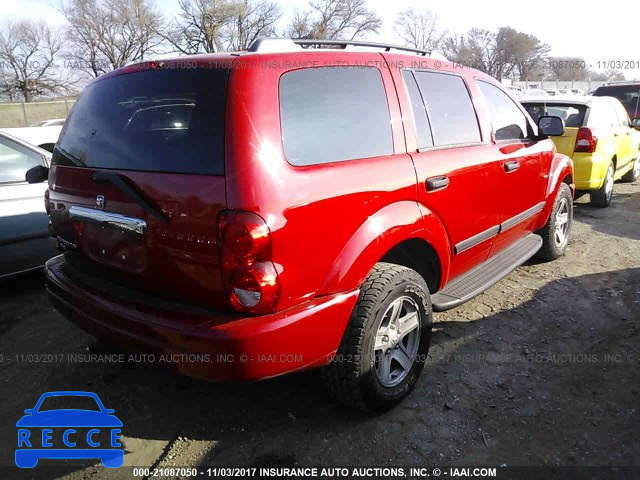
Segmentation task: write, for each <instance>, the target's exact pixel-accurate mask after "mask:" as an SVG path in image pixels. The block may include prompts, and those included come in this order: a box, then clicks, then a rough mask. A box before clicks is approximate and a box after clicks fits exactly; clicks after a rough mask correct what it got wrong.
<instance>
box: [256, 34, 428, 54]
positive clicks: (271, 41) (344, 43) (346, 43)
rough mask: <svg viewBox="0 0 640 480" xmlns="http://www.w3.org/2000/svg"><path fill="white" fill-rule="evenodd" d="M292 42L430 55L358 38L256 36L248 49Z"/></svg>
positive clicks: (269, 47) (265, 49) (419, 50)
mask: <svg viewBox="0 0 640 480" xmlns="http://www.w3.org/2000/svg"><path fill="white" fill-rule="evenodd" d="M292 43H293V44H294V45H297V46H299V47H301V48H338V49H343V50H346V49H347V48H348V47H369V48H380V49H382V50H384V51H385V52H390V51H391V50H401V51H404V52H411V53H417V54H418V55H422V56H430V55H431V50H424V49H421V48H413V47H403V46H401V45H392V44H389V43H378V42H365V41H360V40H315V39H312V38H291V39H289V38H286V39H284V38H258V39H256V40H255V41H254V42H253V43H252V44H251V46H249V51H250V52H267V51H269V52H271V51H274V47H275V46H276V45H279V46H280V47H284V46H289V45H291V44H292ZM287 44H288V45H287Z"/></svg>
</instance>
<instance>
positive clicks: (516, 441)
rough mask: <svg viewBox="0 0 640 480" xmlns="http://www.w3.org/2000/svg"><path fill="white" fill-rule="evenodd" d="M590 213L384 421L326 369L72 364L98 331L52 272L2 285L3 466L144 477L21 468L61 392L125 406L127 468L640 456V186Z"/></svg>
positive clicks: (568, 461) (585, 208) (581, 460)
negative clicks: (66, 299) (248, 378)
mask: <svg viewBox="0 0 640 480" xmlns="http://www.w3.org/2000/svg"><path fill="white" fill-rule="evenodd" d="M575 219H576V222H575V224H574V230H573V240H572V242H571V244H570V245H569V249H568V253H567V255H566V256H565V257H564V258H562V259H560V260H558V261H556V262H553V263H538V262H534V261H532V262H529V263H527V264H526V265H525V266H522V267H520V268H518V269H517V270H516V271H515V272H514V273H512V274H511V275H510V276H508V277H507V278H506V279H504V280H503V281H501V282H500V283H498V284H497V285H496V286H494V287H493V288H491V289H490V290H489V291H488V292H486V293H485V294H483V295H480V296H479V297H477V298H476V299H474V300H473V301H471V302H469V303H467V304H465V305H463V306H461V307H459V308H457V309H455V310H451V311H449V312H446V313H444V314H438V315H436V321H437V323H436V325H435V334H434V336H433V344H432V347H431V353H430V361H429V362H428V365H427V367H426V369H425V371H424V373H423V375H422V378H421V380H420V381H419V383H418V386H417V388H416V390H415V391H414V392H413V393H412V394H411V396H410V397H409V398H408V399H406V401H405V402H404V403H402V404H401V405H400V406H399V407H397V408H396V409H394V410H392V411H390V412H388V413H386V414H383V415H380V416H377V417H367V416H363V415H360V414H358V413H355V412H354V411H351V410H349V409H347V408H344V407H341V406H340V405H336V404H335V403H333V402H332V401H331V400H330V399H328V398H327V397H326V396H325V394H324V391H323V390H322V388H321V386H320V384H319V382H318V376H317V373H316V372H306V373H302V374H297V375H292V376H287V377H282V378H277V379H273V380H269V381H264V382H259V383H253V384H246V383H245V384H228V385H215V384H209V383H204V382H200V381H196V380H191V379H188V378H183V377H180V376H178V375H175V374H173V373H168V372H166V371H163V370H160V369H158V368H156V367H154V366H153V365H145V364H135V365H134V364H117V363H78V362H69V361H68V360H67V358H68V357H67V354H74V353H83V352H85V353H86V352H87V351H88V347H89V346H90V345H92V344H93V339H92V338H91V337H90V336H88V335H86V334H84V333H83V332H82V331H80V330H79V329H77V328H76V327H74V326H73V325H71V324H70V323H68V322H67V321H66V320H64V319H63V318H62V317H61V316H60V315H58V314H57V313H56V312H54V311H53V309H52V307H51V306H50V305H49V303H48V301H47V298H46V295H45V292H44V289H43V288H42V278H41V276H40V275H30V276H27V277H23V278H20V279H18V280H15V279H14V280H12V281H9V282H4V283H0V359H1V362H0V444H1V445H2V446H3V448H1V449H0V466H3V468H0V477H2V478H52V476H56V477H58V476H59V477H63V478H68V479H80V478H83V479H84V478H110V479H111V478H130V475H131V471H130V470H129V471H128V473H127V472H126V471H125V470H109V471H105V470H104V469H103V468H102V467H101V466H95V465H92V464H91V463H92V462H88V463H85V464H78V463H77V462H76V463H74V464H73V465H71V464H65V465H64V466H63V467H60V469H58V470H55V475H54V474H53V473H54V471H53V470H46V469H40V468H36V469H33V470H30V471H25V470H22V471H18V469H17V468H15V467H13V468H10V466H12V465H14V459H13V455H14V453H13V452H14V449H15V445H16V428H15V422H16V421H17V420H18V419H19V418H20V416H21V415H22V411H23V410H24V409H25V408H32V407H33V406H34V405H35V403H36V401H37V399H38V398H39V397H40V395H41V394H42V393H43V392H46V391H52V390H89V391H93V392H96V393H97V394H98V395H99V396H100V398H101V399H102V401H103V403H104V404H105V406H106V407H107V408H113V409H115V411H116V415H117V416H118V417H119V418H120V419H121V420H122V421H123V423H124V427H123V429H122V431H123V434H124V445H125V451H126V455H125V465H138V466H169V465H179V466H186V465H212V464H215V465H237V466H263V465H273V466H293V465H307V464H315V465H318V464H320V465H323V466H325V465H378V466H383V465H390V466H400V465H421V466H430V465H476V464H485V465H494V466H496V465H498V466H499V465H502V464H506V465H619V466H623V465H640V415H639V414H638V410H640V368H639V367H640V348H639V347H640V336H639V335H638V332H639V326H638V321H639V320H640V303H639V302H640V186H638V185H637V184H631V185H629V184H616V186H615V196H614V199H613V204H612V206H611V208H609V209H604V210H601V209H595V208H592V207H590V206H589V205H588V204H587V202H586V197H585V198H582V199H580V200H578V201H577V203H576V210H575ZM29 354H63V355H62V356H63V358H64V360H63V361H54V362H51V363H41V362H35V361H32V360H33V359H30V357H29V356H28V355H29ZM41 464H43V465H44V464H51V462H44V461H43V462H41ZM56 465H60V462H59V461H58V462H56Z"/></svg>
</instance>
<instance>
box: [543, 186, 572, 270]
mask: <svg viewBox="0 0 640 480" xmlns="http://www.w3.org/2000/svg"><path fill="white" fill-rule="evenodd" d="M565 211H566V230H565V229H563V228H560V227H562V226H563V225H565V224H564V223H563V222H562V218H563V217H562V216H563V215H564V212H565ZM572 226H573V198H572V197H571V189H570V188H569V185H567V184H566V183H562V184H560V188H558V193H557V194H556V199H555V200H554V202H553V208H552V209H551V215H549V220H547V223H546V224H545V226H544V227H543V228H542V229H540V230H539V231H537V232H536V233H537V234H538V235H540V236H541V237H542V247H541V248H540V250H538V253H537V256H538V257H539V258H541V259H543V260H555V259H556V258H559V257H561V256H563V255H564V254H565V252H566V250H567V245H568V244H569V240H570V239H571V227H572ZM559 230H562V231H564V232H565V233H564V236H563V237H562V238H559V235H560V232H559Z"/></svg>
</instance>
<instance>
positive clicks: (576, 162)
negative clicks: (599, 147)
mask: <svg viewBox="0 0 640 480" xmlns="http://www.w3.org/2000/svg"><path fill="white" fill-rule="evenodd" d="M609 162H610V160H605V159H604V158H603V157H600V156H598V155H593V154H591V153H574V154H573V171H574V175H575V184H576V190H597V189H598V188H600V187H602V184H603V182H604V177H605V175H606V173H607V167H608V166H609Z"/></svg>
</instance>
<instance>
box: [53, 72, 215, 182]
mask: <svg viewBox="0 0 640 480" xmlns="http://www.w3.org/2000/svg"><path fill="white" fill-rule="evenodd" d="M227 78H228V70H226V69H187V70H172V69H168V70H147V71H141V72H136V73H133V74H124V75H117V76H114V77H109V78H106V79H105V80H102V81H101V80H98V81H96V82H95V83H93V84H91V85H89V86H88V87H87V88H86V89H85V90H84V92H83V93H82V95H81V97H80V99H79V100H78V102H77V103H76V105H75V106H74V108H73V112H72V114H71V116H70V118H69V120H68V121H67V122H66V124H65V127H64V129H63V132H62V135H61V138H60V141H59V143H58V145H57V148H56V150H55V152H54V156H53V164H57V165H67V166H79V167H91V168H109V169H118V170H139V171H153V172H167V173H193V174H207V175H222V174H223V173H224V119H225V102H226V88H227Z"/></svg>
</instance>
